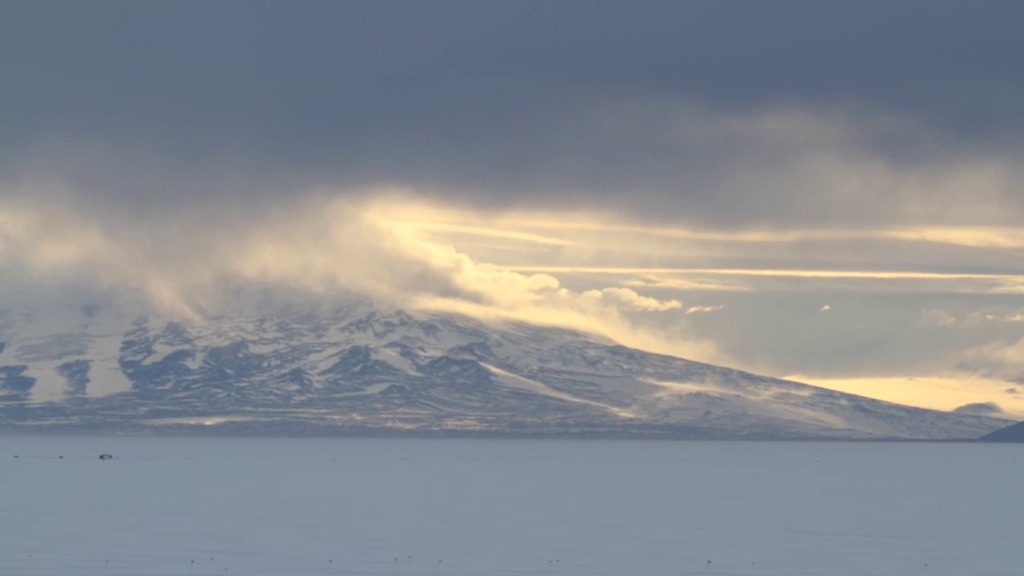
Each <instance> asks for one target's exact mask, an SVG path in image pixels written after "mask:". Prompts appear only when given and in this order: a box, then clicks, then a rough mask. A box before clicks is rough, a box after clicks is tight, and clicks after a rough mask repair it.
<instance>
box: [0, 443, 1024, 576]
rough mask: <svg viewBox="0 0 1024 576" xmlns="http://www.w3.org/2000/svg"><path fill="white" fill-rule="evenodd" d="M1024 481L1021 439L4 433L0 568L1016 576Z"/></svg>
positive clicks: (482, 575)
mask: <svg viewBox="0 0 1024 576" xmlns="http://www.w3.org/2000/svg"><path fill="white" fill-rule="evenodd" d="M105 452H109V453H112V454H114V455H115V459H114V460H111V461H101V460H99V458H98V457H99V454H101V453H105ZM15 455H17V458H15ZM60 456H63V458H60ZM1022 478H1024V446H1013V445H971V444H891V443H806V442H805V443H730V442H667V441H665V442H641V441H629V442H609V441H596V440H595V441H541V440H532V441H514V440H394V439H386V440H385V439H376V440H371V439H256V438H247V439H223V438H216V439H211V438H122V437H96V438H85V437H79V438H72V437H2V438H0V574H4V575H7V574H10V575H23V576H30V575H45V576H55V575H61V576H71V575H89V576H92V575H118V576H120V575H149V574H153V575H196V576H199V575H207V574H246V575H271V574H272V575H334V574H350V575H407V574H429V575H452V576H456V575H459V576H461V575H467V576H469V575H472V576H487V575H512V574H515V575H535V574H552V575H559V574H562V575H591V576H597V575H603V574H610V575H611V574H613V575H622V576H633V575H636V576H640V575H662V574H664V575H668V574H673V575H686V574H694V575H708V574H711V575H719V576H724V575H761V576H783V575H784V576H796V575H816V576H823V575H844V576H845V575H850V576H864V575H874V574H878V575H882V574H885V575H907V574H928V575H939V574H948V575H958V576H966V575H972V576H981V575H1011V574H1020V573H1021V570H1024V482H1022V480H1021V479H1022Z"/></svg>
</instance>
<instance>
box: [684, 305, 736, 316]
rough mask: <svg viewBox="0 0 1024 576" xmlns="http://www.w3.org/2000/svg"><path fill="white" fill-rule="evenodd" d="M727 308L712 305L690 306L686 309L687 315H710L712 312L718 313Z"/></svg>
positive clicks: (725, 306)
mask: <svg viewBox="0 0 1024 576" xmlns="http://www.w3.org/2000/svg"><path fill="white" fill-rule="evenodd" d="M727 307H728V305H726V304H714V305H712V306H690V307H689V308H687V309H686V313H687V314H710V313H712V312H719V311H721V310H725V309H726V308H727Z"/></svg>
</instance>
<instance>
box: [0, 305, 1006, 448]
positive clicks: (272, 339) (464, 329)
mask: <svg viewBox="0 0 1024 576" xmlns="http://www.w3.org/2000/svg"><path fill="white" fill-rule="evenodd" d="M1005 425H1006V422H1005V421H1002V420H997V419H993V418H989V417H985V416H978V415H969V414H953V413H946V412H937V411H932V410H924V409H918V408H911V407H907V406H900V405H896V404H890V403H886V402H880V401H877V400H872V399H868V398H863V397H859V396H854V395H850V394H843V393H839V392H834V391H830V390H825V389H822V388H816V387H813V386H807V385H804V384H799V383H795V382H789V381H784V380H778V379H774V378H768V377H763V376H757V375H754V374H749V373H746V372H741V371H738V370H733V369H729V368H722V367H717V366H712V365H708V364H702V363H698V362H691V361H688V360H684V359H681V358H675V357H670V356H663V355H657V354H651V353H647V352H642V351H639V350H633V349H629V348H625V347H623V346H619V345H616V344H615V343H614V342H611V341H607V340H603V339H601V338H598V337H594V336H591V335H586V334H582V333H579V332H574V331H569V330H562V329H554V328H547V327H537V326H532V325H527V324H522V323H502V324H498V325H490V324H484V323H481V322H479V321H476V320H473V319H470V318H466V317H463V316H459V315H450V314H421V313H417V314H410V313H406V312H403V311H400V310H395V309H389V308H383V307H380V306H376V305H372V304H370V303H367V302H358V303H350V304H346V305H343V306H336V307H332V308H330V309H324V308H316V309H313V308H310V309H304V310H291V311H287V310H286V311H278V312H276V313H274V314H270V315H262V316H253V315H250V316H235V317H229V318H215V319H211V320H209V321H204V322H197V323H183V322H178V321H170V320H167V319H161V318H159V317H155V316H137V317H134V316H128V315H119V314H117V313H112V312H109V311H105V310H97V309H95V308H89V307H87V308H85V309H83V311H82V313H81V315H80V317H79V318H78V319H77V320H76V321H75V322H74V323H73V326H70V327H69V326H68V324H67V322H66V318H65V320H64V322H63V324H61V323H57V322H53V321H49V320H47V318H46V314H45V313H41V312H39V311H32V310H28V309H24V308H13V309H6V310H2V311H0V428H2V429H4V430H8V431H33V430H34V431H94V432H140V433H142V432H144V433H156V432H168V433H193V432H197V431H201V432H202V433H252V434H257V433H266V434H388V433H403V434H452V435H467V434H476V435H508V436H567V435H572V436H603V437H665V438H766V439H767V438H777V439H782V438H923V439H943V438H974V437H977V436H981V435H983V434H986V433H988V432H991V431H993V430H996V429H998V428H1000V427H1002V426H1005Z"/></svg>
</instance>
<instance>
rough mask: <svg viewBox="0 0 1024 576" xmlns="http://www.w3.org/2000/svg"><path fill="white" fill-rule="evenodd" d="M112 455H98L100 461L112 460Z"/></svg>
mask: <svg viewBox="0 0 1024 576" xmlns="http://www.w3.org/2000/svg"><path fill="white" fill-rule="evenodd" d="M113 459H114V455H113V454H100V460H113Z"/></svg>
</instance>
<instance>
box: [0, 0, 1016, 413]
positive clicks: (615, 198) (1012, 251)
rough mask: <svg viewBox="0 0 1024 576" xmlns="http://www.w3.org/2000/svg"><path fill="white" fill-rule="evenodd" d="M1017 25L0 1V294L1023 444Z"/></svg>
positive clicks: (678, 12)
mask: <svg viewBox="0 0 1024 576" xmlns="http://www.w3.org/2000/svg"><path fill="white" fill-rule="evenodd" d="M1022 23H1024V6H1022V5H1020V4H1019V3H1018V2H999V1H991V2H985V3H968V2H947V1H943V0H930V1H918V2H905V1H894V2H887V3H884V4H878V3H867V2H827V3H826V2H817V1H807V2H802V1H779V2H771V3H768V2H754V1H750V2H744V1H737V2H711V1H708V2H699V1H698V2H675V1H667V2H656V1H651V2H646V1H629V2H610V1H600V0H593V1H587V2H572V1H563V2H559V1H528V0H523V1H519V2H491V1H480V0H477V1H468V0H467V1H443V0H436V1H431V2H379V1H374V2H369V1H367V2H327V1H324V2H312V1H296V2H288V3H284V2H261V1H245V2H242V1H221V2H198V1H195V2H175V3H171V2H161V3H158V2H135V1H117V2H115V1H104V0H101V1H98V2H90V3H82V2H57V1H49V0H46V1H39V2H27V1H16V0H0V87H2V89H0V127H2V130H0V298H3V300H5V301H7V302H9V303H12V304H13V303H18V304H19V305H20V304H24V303H28V304H29V305H35V306H51V305H52V304H53V303H54V302H59V303H68V302H74V303H75V305H76V306H78V303H79V302H81V301H89V302H102V303H103V304H104V305H108V306H116V305H117V302H118V301H119V299H121V298H124V297H125V295H131V296H132V297H133V298H141V299H142V300H143V301H144V302H145V303H146V305H147V306H149V307H151V308H152V309H153V310H154V311H155V312H159V313H162V314H167V315H176V316H180V317H182V318H185V319H189V320H192V321H208V320H209V319H211V318H215V317H216V316H218V315H222V314H227V313H231V312H232V310H233V306H234V304H235V300H237V298H238V295H239V294H240V293H243V292H245V291H252V290H261V291H267V290H270V291H274V293H275V294H281V295H283V296H282V298H285V299H294V300H298V301H312V302H320V301H328V302H329V301H331V300H332V299H335V298H342V297H346V296H347V295H351V294H359V295H370V296H372V297H375V298H379V299H381V300H382V301H387V302H388V303H390V304H395V305H399V306H402V307H405V308H409V309H423V310H449V311H457V312H462V313H466V314H471V315H474V316H477V317H480V318H484V319H488V320H494V321H500V320H502V319H516V320H526V321H533V322H541V323H546V324H554V325H560V326H568V327H573V328H577V329H581V330H589V331H594V332H598V333H601V334H604V335H606V336H609V337H612V338H614V339H616V340H618V341H620V342H622V343H623V344H626V345H630V346H635V347H638V348H643V349H646V350H651V351H655V352H659V353H668V354H673V355H678V356H683V357H687V358H692V359H696V360H703V361H709V362H714V363H719V364H725V365H729V366H735V367H739V368H742V369H746V370H751V371H756V372H760V373H764V374H769V375H773V376H784V377H792V378H796V379H799V380H801V381H805V382H810V383H816V384H820V385H823V386H828V387H832V388H836V389H841V390H845V391H851V392H856V393H861V394H865V395H869V396H873V397H879V398H883V399H888V400H895V401H900V402H905V403H910V404H915V405H921V406H929V407H937V408H943V409H949V408H953V407H956V406H959V405H962V404H966V403H972V402H993V403H995V404H997V405H998V406H999V407H1000V408H1001V409H1003V410H1004V411H1006V412H1007V413H1008V414H1011V415H1015V416H1020V417H1022V418H1024V228H1022V227H1021V225H1020V223H1021V222H1024V188H1022V186H1024V163H1022V162H1020V158H1021V157H1022V150H1024V115H1022V114H1020V112H1019V107H1020V105H1019V103H1020V102H1021V101H1024V73H1022V72H1021V67H1020V65H1019V57H1018V55H1019V54H1020V53H1022V52H1024V40H1022V39H1021V35H1020V34H1019V29H1020V26H1021V24H1022ZM70 321H71V320H70V319H69V322H70Z"/></svg>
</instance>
